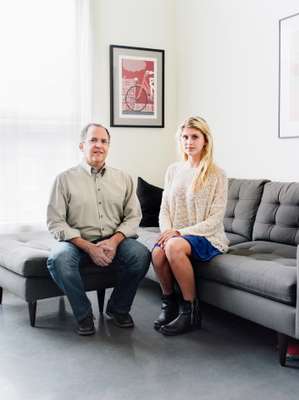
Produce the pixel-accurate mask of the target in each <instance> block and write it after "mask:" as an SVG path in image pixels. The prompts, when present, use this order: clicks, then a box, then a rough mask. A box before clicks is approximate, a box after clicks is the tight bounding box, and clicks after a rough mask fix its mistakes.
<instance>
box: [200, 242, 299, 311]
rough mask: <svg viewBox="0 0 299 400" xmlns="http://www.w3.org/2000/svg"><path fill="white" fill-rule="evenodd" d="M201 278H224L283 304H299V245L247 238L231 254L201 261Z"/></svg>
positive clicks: (221, 279) (232, 285) (224, 280)
mask: <svg viewBox="0 0 299 400" xmlns="http://www.w3.org/2000/svg"><path fill="white" fill-rule="evenodd" d="M196 270H197V271H196V272H197V273H198V275H199V279H201V278H205V279H207V280H210V281H216V282H220V283H222V284H224V285H228V286H231V287H234V288H237V289H240V290H243V291H246V292H249V293H253V294H257V295H258V296H262V297H265V298H267V299H271V300H274V301H277V302H280V303H283V304H288V305H292V306H294V305H295V304H296V288H297V269H296V247H295V246H290V245H286V244H280V243H271V242H262V241H261V242H260V241H258V242H246V243H239V244H237V245H235V246H232V247H231V248H230V250H229V252H228V254H225V255H221V256H218V257H215V258H213V259H212V260H211V261H210V262H208V263H200V264H198V266H197V268H196Z"/></svg>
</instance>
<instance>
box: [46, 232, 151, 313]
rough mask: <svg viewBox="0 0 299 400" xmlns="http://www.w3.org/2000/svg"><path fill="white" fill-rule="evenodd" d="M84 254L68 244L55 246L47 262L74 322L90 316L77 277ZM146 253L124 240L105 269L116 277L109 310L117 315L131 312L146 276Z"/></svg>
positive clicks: (133, 241)
mask: <svg viewBox="0 0 299 400" xmlns="http://www.w3.org/2000/svg"><path fill="white" fill-rule="evenodd" d="M86 256H87V255H86V253H85V252H84V251H82V250H80V249H79V248H78V247H77V246H75V245H73V244H72V243H70V242H57V244H56V246H54V248H53V249H52V250H51V253H50V256H49V258H48V269H49V272H50V274H51V276H52V278H53V279H54V281H55V282H56V284H57V285H58V286H59V288H60V289H61V290H62V291H63V292H64V293H65V295H66V296H67V298H68V300H69V302H70V304H71V307H72V310H73V313H74V315H75V318H76V319H77V321H80V320H82V319H84V318H85V317H86V316H87V315H88V314H89V313H91V312H92V309H91V304H90V301H89V299H88V297H87V295H86V293H85V290H84V285H83V281H82V278H81V274H80V268H79V267H80V263H81V262H82V261H83V260H84V258H85V260H86ZM150 259H151V256H150V252H149V251H148V249H147V248H146V247H145V246H144V245H143V244H141V243H139V242H137V241H136V240H135V239H131V238H126V239H124V240H123V241H122V242H121V243H120V245H119V246H118V248H117V252H116V255H115V258H114V260H113V262H112V263H111V264H110V265H109V266H107V267H100V266H96V265H95V268H110V267H112V266H113V269H114V270H115V271H116V272H115V273H116V274H117V282H118V284H117V286H116V287H115V288H114V290H113V292H112V295H111V297H110V300H109V309H110V310H111V311H115V312H118V313H128V312H129V311H130V309H131V305H132V303H133V300H134V297H135V294H136V291H137V288H138V285H139V283H140V281H141V280H142V279H143V277H144V275H145V274H146V273H147V270H148V268H149V264H150Z"/></svg>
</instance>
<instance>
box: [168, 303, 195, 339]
mask: <svg viewBox="0 0 299 400" xmlns="http://www.w3.org/2000/svg"><path fill="white" fill-rule="evenodd" d="M199 328H201V312H200V309H199V305H198V300H195V301H194V302H193V303H192V302H191V301H186V300H183V301H182V302H181V304H180V309H179V315H178V317H177V318H176V319H174V320H173V321H171V322H170V323H169V324H167V325H163V326H161V328H160V332H161V333H163V335H166V336H175V335H179V334H181V333H184V332H189V331H191V330H192V329H199Z"/></svg>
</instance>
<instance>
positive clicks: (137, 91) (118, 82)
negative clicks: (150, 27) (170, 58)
mask: <svg viewBox="0 0 299 400" xmlns="http://www.w3.org/2000/svg"><path fill="white" fill-rule="evenodd" d="M164 58H165V51H164V50H161V49H150V48H143V47H131V46H121V45H110V126H112V127H131V128H134V127H135V128H164V112H165V110H164Z"/></svg>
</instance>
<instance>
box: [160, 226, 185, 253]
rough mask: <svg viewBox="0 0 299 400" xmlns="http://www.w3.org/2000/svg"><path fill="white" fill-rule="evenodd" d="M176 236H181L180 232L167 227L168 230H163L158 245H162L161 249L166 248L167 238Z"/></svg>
mask: <svg viewBox="0 0 299 400" xmlns="http://www.w3.org/2000/svg"><path fill="white" fill-rule="evenodd" d="M176 236H181V234H180V232H178V231H176V230H175V229H166V231H164V232H162V234H161V235H160V237H159V240H158V245H159V246H160V247H161V249H164V246H165V244H166V242H167V240H169V239H171V238H173V237H176Z"/></svg>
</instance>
